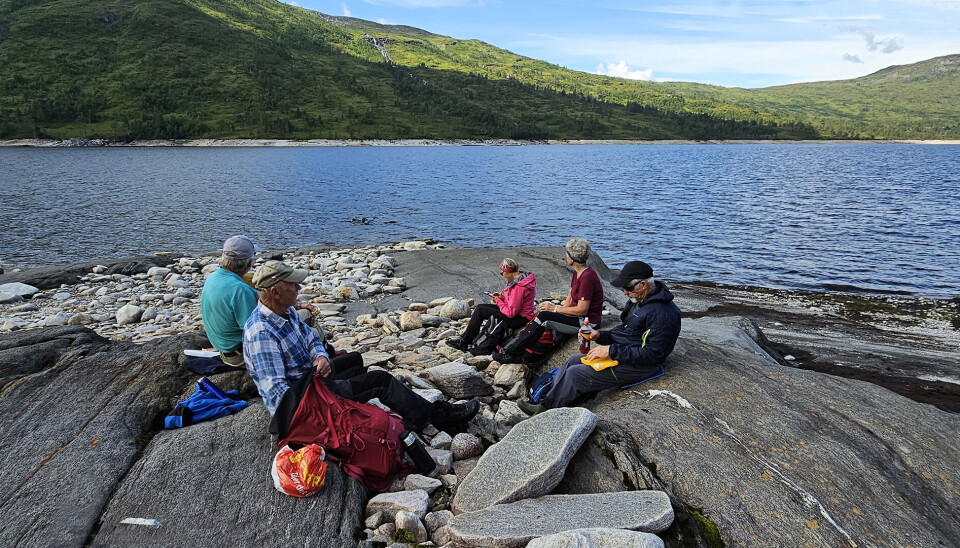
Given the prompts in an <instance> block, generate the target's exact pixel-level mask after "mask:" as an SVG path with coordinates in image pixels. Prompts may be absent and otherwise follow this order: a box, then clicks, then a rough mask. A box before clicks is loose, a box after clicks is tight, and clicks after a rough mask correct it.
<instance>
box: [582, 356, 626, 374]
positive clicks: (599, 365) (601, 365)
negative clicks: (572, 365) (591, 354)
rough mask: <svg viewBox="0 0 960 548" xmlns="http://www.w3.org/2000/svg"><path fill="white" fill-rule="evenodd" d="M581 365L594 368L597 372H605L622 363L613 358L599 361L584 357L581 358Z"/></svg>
mask: <svg viewBox="0 0 960 548" xmlns="http://www.w3.org/2000/svg"><path fill="white" fill-rule="evenodd" d="M580 363H582V364H585V365H589V366H590V367H592V368H594V370H596V371H603V370H604V369H606V368H608V367H613V366H615V365H617V364H618V363H620V362H618V361H617V360H615V359H613V358H600V359H599V360H588V359H587V357H586V356H584V357H582V358H580Z"/></svg>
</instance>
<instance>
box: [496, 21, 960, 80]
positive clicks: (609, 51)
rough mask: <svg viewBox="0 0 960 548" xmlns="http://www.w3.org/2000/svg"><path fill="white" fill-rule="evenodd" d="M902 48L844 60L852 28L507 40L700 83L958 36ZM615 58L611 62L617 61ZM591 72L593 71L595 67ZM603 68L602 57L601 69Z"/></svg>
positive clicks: (818, 66)
mask: <svg viewBox="0 0 960 548" xmlns="http://www.w3.org/2000/svg"><path fill="white" fill-rule="evenodd" d="M906 41H908V42H909V43H910V45H911V46H910V48H909V51H906V50H899V51H896V52H894V53H890V54H886V55H881V54H880V53H879V52H876V53H873V54H870V55H861V56H860V59H861V60H862V61H863V63H851V62H850V61H849V60H845V59H844V58H842V57H841V55H842V54H840V53H838V52H856V51H859V50H863V41H862V39H861V38H860V37H857V38H854V37H853V36H852V35H849V34H847V35H846V36H840V37H834V38H833V39H823V40H782V41H780V40H765V41H756V42H749V41H732V40H728V41H713V40H705V39H701V40H687V41H679V40H673V39H669V38H662V37H652V38H643V37H634V36H622V37H616V36H609V35H580V36H572V35H567V36H555V35H544V34H540V35H530V34H528V35H527V37H526V39H524V40H521V41H517V42H515V43H514V44H511V47H513V48H515V49H519V50H521V51H522V53H523V54H524V55H529V56H531V57H536V58H547V59H550V58H553V59H558V58H560V59H564V61H563V64H564V65H565V66H568V67H572V68H578V65H579V67H583V68H578V70H584V71H588V72H589V69H588V68H586V67H590V66H596V63H597V62H598V60H604V59H622V60H623V62H622V64H624V65H625V68H626V67H630V66H633V67H648V68H649V69H650V70H652V71H653V72H654V73H655V74H656V75H657V78H656V79H657V81H663V80H666V79H670V80H684V81H694V82H700V83H705V84H717V85H726V86H729V85H738V86H743V87H756V86H767V85H774V84H788V83H798V82H813V81H820V80H844V79H848V78H856V77H859V76H864V75H866V74H870V73H872V72H876V71H878V70H880V69H883V68H886V67H888V66H890V65H907V64H910V63H916V62H918V61H922V60H925V59H930V58H932V57H938V56H941V55H949V54H954V53H957V52H958V51H960V41H957V40H954V41H953V42H952V43H944V42H941V43H938V44H927V43H924V42H923V41H922V40H918V39H913V38H909V37H908V39H907V40H906ZM620 64H621V63H617V64H615V65H613V67H618V66H620ZM596 72H600V71H599V70H598V71H596ZM609 72H610V65H609V64H608V65H607V68H606V73H609Z"/></svg>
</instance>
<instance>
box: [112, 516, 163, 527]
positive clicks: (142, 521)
mask: <svg viewBox="0 0 960 548" xmlns="http://www.w3.org/2000/svg"><path fill="white" fill-rule="evenodd" d="M120 523H125V524H127V525H148V526H150V527H163V524H162V523H160V522H159V521H157V520H155V519H149V518H124V519H123V520H121V521H120Z"/></svg>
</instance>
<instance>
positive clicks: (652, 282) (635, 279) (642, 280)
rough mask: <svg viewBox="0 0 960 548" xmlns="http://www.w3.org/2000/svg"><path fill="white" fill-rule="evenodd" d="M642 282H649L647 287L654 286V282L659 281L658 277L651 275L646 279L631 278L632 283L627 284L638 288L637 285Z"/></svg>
mask: <svg viewBox="0 0 960 548" xmlns="http://www.w3.org/2000/svg"><path fill="white" fill-rule="evenodd" d="M640 282H647V287H654V284H656V283H657V279H656V278H654V277H653V276H650V277H649V278H646V279H643V278H634V279H632V280H630V283H628V284H627V285H629V286H631V287H633V288H634V289H636V288H637V285H639V284H640Z"/></svg>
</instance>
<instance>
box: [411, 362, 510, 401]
mask: <svg viewBox="0 0 960 548" xmlns="http://www.w3.org/2000/svg"><path fill="white" fill-rule="evenodd" d="M420 376H421V377H423V378H425V379H427V380H428V381H430V382H431V383H433V384H434V385H436V387H437V388H438V389H440V391H441V392H443V393H444V394H445V395H446V396H447V397H450V398H457V399H464V398H473V397H476V396H489V395H490V394H493V387H492V386H490V385H489V384H487V381H486V379H484V377H483V375H482V374H480V372H478V371H477V370H476V369H474V368H473V367H471V366H469V365H467V364H465V363H461V362H450V363H445V364H443V365H437V366H434V367H430V368H428V369H424V370H423V371H421V372H420Z"/></svg>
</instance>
